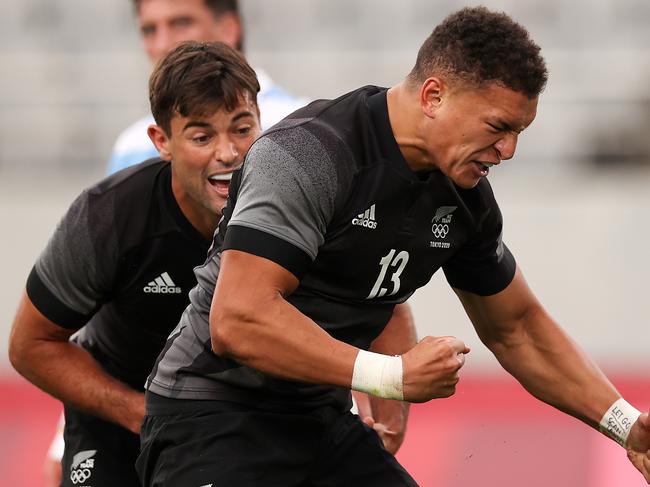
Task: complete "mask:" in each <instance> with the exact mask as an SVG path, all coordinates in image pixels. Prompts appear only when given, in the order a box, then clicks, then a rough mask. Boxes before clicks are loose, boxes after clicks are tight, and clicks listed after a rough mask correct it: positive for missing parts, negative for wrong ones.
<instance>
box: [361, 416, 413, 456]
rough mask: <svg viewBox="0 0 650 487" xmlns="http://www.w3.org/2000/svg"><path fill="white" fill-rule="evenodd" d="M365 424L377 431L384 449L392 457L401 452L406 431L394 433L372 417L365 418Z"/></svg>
mask: <svg viewBox="0 0 650 487" xmlns="http://www.w3.org/2000/svg"><path fill="white" fill-rule="evenodd" d="M363 422H364V423H366V424H367V425H368V426H369V427H371V428H372V429H374V430H375V432H376V433H377V434H378V435H379V438H381V441H382V443H383V444H384V448H386V450H387V451H388V452H389V453H391V454H392V455H395V454H396V453H397V450H399V447H400V446H401V445H402V442H403V441H404V431H401V432H399V431H393V430H391V429H389V428H388V427H387V426H386V425H385V424H383V423H377V422H376V421H375V420H374V419H373V418H372V417H371V416H366V417H365V418H363Z"/></svg>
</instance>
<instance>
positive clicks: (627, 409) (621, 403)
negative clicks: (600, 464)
mask: <svg viewBox="0 0 650 487" xmlns="http://www.w3.org/2000/svg"><path fill="white" fill-rule="evenodd" d="M639 416H641V411H639V410H638V409H637V408H635V407H634V406H632V405H631V404H630V403H629V402H627V401H626V400H625V399H623V398H621V399H619V400H617V401H616V402H614V404H612V405H611V406H610V407H609V409H608V410H607V412H606V413H605V415H604V416H603V417H602V419H601V420H600V428H599V429H600V431H601V432H602V433H605V434H606V435H607V436H609V437H610V438H611V439H613V440H614V441H615V442H616V443H618V444H619V445H621V446H623V447H626V446H627V437H628V436H629V434H630V429H631V428H632V425H633V424H634V423H636V420H637V419H638V418H639Z"/></svg>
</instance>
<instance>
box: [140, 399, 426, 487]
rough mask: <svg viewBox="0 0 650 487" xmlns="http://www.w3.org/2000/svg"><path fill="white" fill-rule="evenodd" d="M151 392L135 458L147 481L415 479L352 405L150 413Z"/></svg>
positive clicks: (289, 485)
mask: <svg viewBox="0 0 650 487" xmlns="http://www.w3.org/2000/svg"><path fill="white" fill-rule="evenodd" d="M151 396H153V395H151V394H148V398H147V408H148V414H147V416H145V420H144V423H143V426H142V431H141V432H140V437H141V442H142V448H141V453H140V457H139V458H138V461H137V463H136V469H137V470H138V474H139V475H140V479H141V480H142V484H143V486H146V487H161V486H167V487H178V486H190V487H202V486H213V487H217V486H237V487H253V486H255V487H298V486H300V487H334V486H341V487H349V486H355V487H398V486H399V487H403V486H408V487H412V486H417V484H416V482H415V481H414V480H413V478H412V477H411V476H410V475H409V474H408V473H407V472H406V471H405V470H404V468H403V467H402V466H401V465H400V464H399V463H398V462H397V460H396V459H395V457H394V456H393V455H391V454H390V453H388V452H387V451H386V450H385V449H384V447H383V445H382V443H381V440H380V439H379V436H377V434H376V433H375V432H374V431H373V430H372V429H370V428H368V427H367V426H366V425H365V424H364V423H363V422H362V421H361V420H360V419H359V417H358V416H356V415H354V414H352V413H350V412H349V411H348V412H344V413H341V412H338V411H336V410H334V409H333V408H331V407H321V408H318V409H315V410H311V411H309V412H305V413H287V412H269V411H261V410H259V409H254V408H247V407H246V406H242V405H240V404H234V403H226V402H217V401H209V403H210V406H211V407H210V409H209V410H207V409H205V408H204V409H203V410H193V411H191V410H185V411H182V412H175V413H173V414H160V412H159V411H158V412H157V413H155V414H151V413H152V411H151V408H150V407H149V405H150V403H149V401H150V399H151ZM156 398H160V396H156ZM167 401H174V400H169V399H168V400H167ZM179 403H183V404H184V405H187V404H188V403H196V404H197V407H200V406H198V405H199V404H201V403H206V402H205V401H179Z"/></svg>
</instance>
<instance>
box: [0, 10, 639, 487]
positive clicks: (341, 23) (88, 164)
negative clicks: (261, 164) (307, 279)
mask: <svg viewBox="0 0 650 487" xmlns="http://www.w3.org/2000/svg"><path fill="white" fill-rule="evenodd" d="M475 3H477V2H460V1H455V0H438V1H425V0H401V1H399V2H396V1H389V0H347V1H345V0H308V1H305V0H242V7H243V16H244V18H245V24H246V27H247V36H246V52H247V55H248V57H249V59H250V61H251V63H252V64H253V65H254V66H260V67H263V68H264V69H265V70H266V71H268V72H269V74H270V75H271V76H272V77H273V78H274V79H275V80H276V81H277V82H278V83H279V84H281V85H282V86H284V87H286V88H288V89H290V90H291V91H293V92H295V93H297V94H300V95H304V96H308V97H311V98H323V97H333V96H336V95H338V94H341V93H343V92H345V91H348V90H351V89H353V88H356V87H357V86H360V85H364V84H380V85H390V84H393V83H395V82H397V81H399V80H400V79H401V78H402V76H403V75H404V74H405V73H407V72H408V70H409V69H410V67H411V65H412V63H413V62H414V60H415V54H416V52H417V49H418V47H419V45H420V43H421V42H422V41H423V39H424V38H425V37H426V36H427V35H428V33H429V32H430V31H431V29H432V28H433V26H434V25H436V24H437V23H438V22H439V21H440V20H441V19H442V18H443V17H445V16H446V15H447V14H448V13H450V12H451V11H453V10H455V9H457V8H459V7H462V6H464V5H471V4H475ZM483 4H485V5H487V6H488V7H490V8H494V9H500V10H504V11H506V12H508V13H509V14H510V15H512V16H513V17H514V18H515V19H517V20H519V21H520V22H522V23H523V24H524V25H525V26H527V27H528V29H529V30H530V32H531V34H532V36H533V38H534V39H536V40H537V42H539V43H540V45H541V46H542V48H543V52H544V54H545V57H546V59H547V61H548V64H549V68H550V73H551V77H550V82H549V85H548V87H547V89H546V92H545V94H544V95H543V96H542V99H541V102H540V105H539V113H538V117H537V120H536V121H535V123H534V124H533V125H532V126H531V128H530V129H529V130H528V132H527V133H525V135H524V136H523V137H522V138H521V140H520V144H519V150H518V155H517V156H516V157H515V159H514V160H513V161H510V162H507V163H505V164H503V165H502V166H500V167H499V168H497V169H496V170H495V171H493V173H492V174H491V176H490V179H491V181H492V184H493V186H494V187H495V193H496V195H497V198H498V199H499V201H500V204H501V207H502V210H503V213H504V217H505V239H506V241H507V243H508V245H509V246H510V248H511V249H512V250H513V252H514V253H515V255H516V256H517V258H518V262H519V264H520V266H521V267H522V268H523V269H524V271H525V273H526V275H527V278H528V281H529V283H530V284H531V286H532V287H533V289H535V290H536V292H537V294H538V295H539V297H540V299H541V300H542V302H543V303H545V305H546V307H547V308H548V309H549V310H550V311H551V312H552V314H553V315H554V316H555V317H556V318H557V319H558V320H559V321H560V323H562V324H563V326H564V327H565V328H566V329H567V330H568V331H569V333H570V334H571V335H572V336H573V337H574V338H575V339H576V340H577V341H578V342H579V343H581V344H582V346H583V347H584V348H585V349H586V350H587V352H588V353H589V354H590V355H591V356H592V357H593V358H594V359H595V360H596V361H597V362H598V363H599V364H600V366H601V367H603V369H604V370H605V371H606V372H607V373H608V374H609V375H610V377H611V378H612V380H613V381H614V383H615V384H616V385H617V386H618V387H619V389H620V390H621V392H623V394H624V395H625V396H626V397H627V398H628V400H630V401H631V402H632V403H634V404H635V405H636V406H637V407H639V408H642V409H645V410H647V409H648V407H650V376H649V374H648V372H649V371H650V370H649V367H648V366H649V365H650V355H649V350H650V326H649V325H650V320H649V318H648V317H649V315H650V298H649V297H648V276H650V257H649V256H648V253H647V249H648V248H649V246H650V220H649V219H648V215H649V214H650V192H649V191H648V184H649V183H650V94H649V93H650V90H648V86H649V84H650V83H649V82H650V35H649V33H648V32H649V31H648V25H649V23H650V2H648V0H576V1H573V2H564V1H561V0H543V1H542V0H539V1H537V0H536V1H533V0H530V1H515V0H501V1H496V0H493V1H485V2H483ZM0 41H1V42H0V66H1V72H2V75H1V76H0V228H2V236H1V237H0V259H2V262H1V265H0V269H1V270H2V274H1V277H0V345H1V346H2V350H3V351H2V353H1V354H0V485H7V486H9V485H21V486H26V487H31V486H38V485H40V483H39V480H40V476H41V465H42V460H43V456H44V453H45V450H46V448H47V445H48V442H49V440H50V438H51V435H52V433H53V431H54V428H55V422H56V417H57V415H58V412H59V406H58V404H57V403H56V401H54V400H52V399H51V398H49V397H47V396H45V395H44V394H42V393H40V392H39V391H37V390H36V389H35V388H33V387H31V386H30V385H28V384H27V383H26V382H25V381H23V380H22V379H20V378H19V377H18V376H17V375H16V374H15V372H14V371H13V370H12V369H11V367H10V365H9V363H8V360H7V354H6V348H7V339H8V335H9V330H10V325H11V320H12V317H13V314H14V311H15V306H16V303H17V302H18V298H19V296H20V293H21V290H22V287H23V284H24V281H25V278H26V276H27V273H28V272H29V269H30V267H31V265H32V263H33V260H34V258H35V257H36V255H37V253H38V252H39V251H40V249H41V248H42V247H43V245H44V244H45V242H46V239H47V237H48V235H49V234H50V233H51V231H52V230H53V228H54V226H55V224H56V221H57V220H58V218H59V217H60V216H61V214H62V212H63V211H64V210H65V208H66V207H67V205H68V204H69V203H70V201H71V200H72V198H74V196H76V194H77V193H78V192H79V191H80V190H81V189H82V188H83V187H85V186H86V185H88V184H90V183H92V182H93V181H95V180H97V179H98V178H99V177H101V176H102V175H103V173H104V171H105V166H106V161H107V158H108V155H109V152H110V148H111V145H112V143H113V141H114V140H115V137H116V136H117V134H118V133H119V131H120V130H121V129H122V128H124V127H125V126H126V125H127V124H130V123H131V122H133V121H134V120H136V119H137V118H139V117H140V116H142V115H143V114H145V113H146V111H147V102H146V100H147V98H146V81H147V76H148V72H149V69H150V67H149V65H148V62H147V61H146V58H145V56H144V54H143V53H142V52H141V49H140V45H139V40H138V37H137V34H136V27H135V22H134V20H133V15H132V11H131V2H130V1H129V0H119V1H116V0H92V1H83V0H59V1H57V2H52V1H49V0H22V1H21V2H12V1H9V0H2V1H1V2H0ZM412 303H413V307H414V311H415V315H416V320H417V325H418V329H419V333H420V335H421V336H424V335H427V334H432V335H448V334H450V335H456V336H459V337H461V338H462V339H464V340H465V341H466V342H467V343H468V344H469V345H470V346H471V347H472V352H471V354H470V355H469V357H468V361H467V364H466V366H465V368H464V373H463V378H462V380H461V382H460V385H459V387H458V392H457V394H456V395H455V396H454V397H453V398H451V399H447V400H440V401H432V402H430V403H428V404H424V405H418V406H415V407H413V409H412V417H411V422H410V426H409V432H408V435H407V440H406V443H405V445H404V447H403V449H402V451H401V452H400V455H399V458H400V460H401V461H402V463H403V464H404V465H405V466H406V468H407V469H408V470H410V471H411V472H412V473H413V475H414V476H415V477H416V479H417V480H418V481H419V482H420V483H421V485H422V486H451V487H456V486H475V485H476V486H478V485H499V486H501V487H510V486H521V485H526V486H528V487H541V486H548V485H553V486H555V487H569V486H572V487H574V486H582V487H612V486H624V487H634V486H637V485H639V486H641V485H645V483H644V482H643V481H642V480H641V479H640V476H638V475H637V474H636V473H635V472H634V470H633V468H632V467H631V466H630V465H628V464H627V460H626V458H625V452H624V451H623V450H622V449H620V448H619V447H617V446H616V445H615V444H614V443H613V442H611V441H609V440H607V439H605V438H603V437H601V436H600V435H598V434H596V433H594V432H592V431H590V430H589V428H587V427H586V426H584V425H582V424H581V423H578V422H577V421H574V420H572V419H570V418H567V417H565V416H563V415H562V414H560V413H558V412H556V411H554V410H552V409H551V408H549V407H547V406H545V405H543V404H541V403H539V402H537V401H535V400H534V399H532V398H530V397H529V396H528V395H527V394H526V393H525V392H523V391H522V390H521V388H520V387H519V386H518V385H517V384H516V383H514V381H513V380H512V379H511V378H509V376H507V375H505V374H504V373H503V372H502V371H501V370H500V368H499V365H498V364H497V363H496V361H495V360H494V358H492V357H491V355H490V354H489V353H488V352H487V351H486V349H485V347H484V346H483V345H481V344H480V342H479V341H478V340H477V339H476V336H475V333H474V331H473V330H472V328H471V325H470V324H469V323H468V320H467V318H466V317H465V316H464V314H463V312H462V310H461V308H460V306H459V304H458V302H457V300H456V298H455V296H453V293H452V292H451V291H450V290H449V288H448V287H447V286H446V284H445V282H444V277H443V276H442V275H440V276H436V278H435V279H434V281H433V282H432V283H431V284H430V285H429V286H427V287H426V288H425V289H422V290H421V291H420V292H418V293H417V294H416V295H415V296H414V298H413V300H412Z"/></svg>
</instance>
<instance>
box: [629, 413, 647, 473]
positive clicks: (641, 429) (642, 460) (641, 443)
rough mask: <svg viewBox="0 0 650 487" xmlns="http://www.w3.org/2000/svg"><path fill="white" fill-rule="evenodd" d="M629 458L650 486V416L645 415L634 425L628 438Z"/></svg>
mask: <svg viewBox="0 0 650 487" xmlns="http://www.w3.org/2000/svg"><path fill="white" fill-rule="evenodd" d="M627 458H629V459H630V462H632V465H634V466H635V467H636V468H637V470H638V471H639V472H641V474H642V475H643V477H644V478H645V480H646V482H648V484H650V416H649V413H644V414H642V415H641V416H639V419H637V420H636V423H634V424H633V425H632V429H631V430H630V436H628V438H627Z"/></svg>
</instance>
